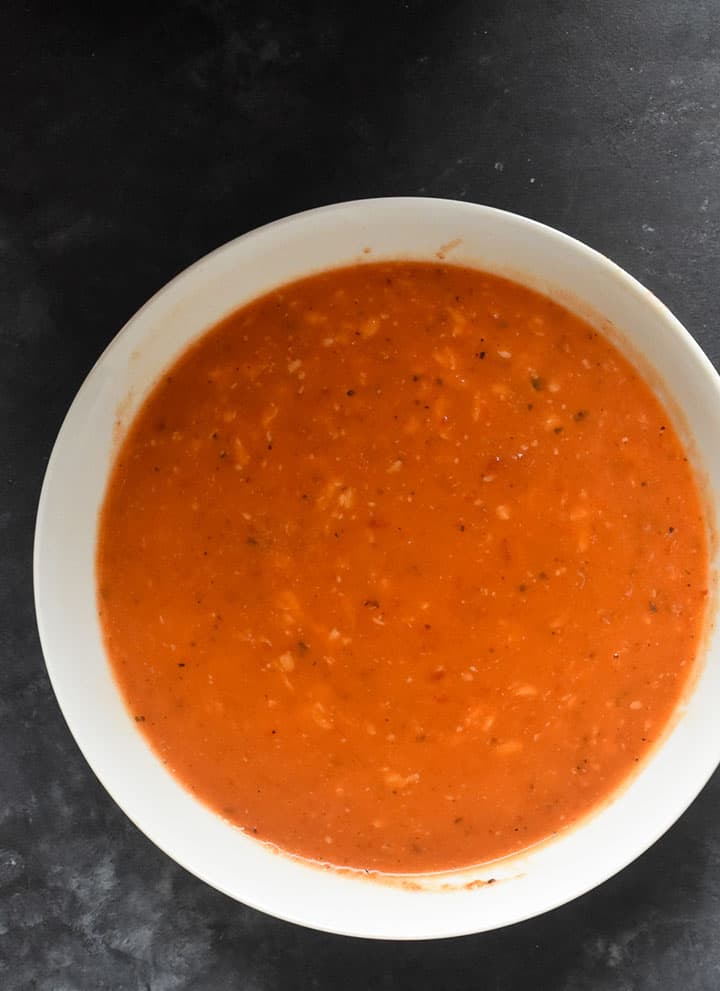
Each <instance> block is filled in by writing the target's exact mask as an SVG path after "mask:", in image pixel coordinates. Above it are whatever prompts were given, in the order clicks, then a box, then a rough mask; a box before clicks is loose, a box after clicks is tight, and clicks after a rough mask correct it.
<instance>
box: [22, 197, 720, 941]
mask: <svg viewBox="0 0 720 991" xmlns="http://www.w3.org/2000/svg"><path fill="white" fill-rule="evenodd" d="M428 204H432V205H433V206H434V207H438V206H439V207H440V208H447V209H449V210H459V211H461V212H462V213H463V214H465V213H467V214H468V215H469V214H470V212H472V211H476V212H477V215H478V217H480V216H483V215H484V216H486V217H487V216H490V215H492V216H495V217H496V219H497V218H500V219H503V218H504V219H505V220H507V219H509V218H512V219H513V220H515V221H517V222H519V223H521V224H522V225H523V227H524V228H525V229H526V230H527V231H528V232H531V233H534V234H540V235H541V236H542V237H544V238H549V239H554V240H555V241H556V242H557V243H559V244H561V245H562V246H564V247H565V248H568V249H571V250H573V251H574V252H576V254H577V255H578V257H581V258H583V259H584V260H585V261H587V262H588V263H590V264H593V265H599V266H601V267H603V268H605V269H606V270H607V271H608V272H610V273H612V275H613V276H614V277H615V278H617V279H619V280H621V281H622V283H623V284H624V285H625V287H626V288H628V289H629V290H630V291H631V292H632V293H633V294H634V295H635V296H637V297H638V298H639V299H641V300H642V301H643V303H644V304H645V305H646V306H649V307H650V308H652V310H653V311H654V312H655V314H656V315H657V316H658V318H660V319H661V321H662V322H663V324H664V325H665V327H666V328H667V329H668V330H669V331H671V332H672V333H673V334H674V335H675V337H676V338H678V339H680V340H681V341H682V345H683V347H684V348H685V349H686V350H687V351H689V352H690V353H691V354H692V356H693V358H694V360H695V362H696V364H697V367H698V369H700V370H702V369H704V373H705V375H706V378H707V380H708V383H710V382H712V387H713V389H714V392H715V398H716V401H717V404H718V408H719V409H720V377H718V374H717V372H716V370H715V368H714V366H713V365H712V363H711V362H710V360H709V358H708V357H707V356H706V355H705V353H704V352H703V350H702V349H701V347H700V346H699V344H698V343H697V342H696V341H695V340H694V338H693V337H692V335H691V334H690V333H689V332H688V331H687V330H686V329H685V327H684V326H683V325H682V324H681V323H680V321H679V320H678V319H677V318H676V317H675V316H674V314H673V313H672V312H671V311H670V310H669V309H668V308H667V307H666V306H665V305H664V304H663V303H662V302H660V300H659V299H658V298H657V297H656V296H655V295H654V294H653V293H652V292H651V291H650V290H648V289H647V288H646V287H645V286H643V285H642V284H641V283H640V282H639V281H638V280H637V279H635V278H634V277H633V276H631V275H630V274H629V273H627V272H626V271H625V270H624V269H622V268H621V267H620V266H618V265H617V264H616V263H615V262H613V261H612V260H611V259H609V258H607V257H606V256H605V255H603V254H602V253H601V252H598V251H596V250H595V249H593V248H591V247H589V246H588V245H586V244H584V243H583V242H582V241H579V240H577V239H576V238H573V237H571V236H570V235H568V234H565V233H563V232H561V231H559V230H556V229H555V228H553V227H550V226H548V225H546V224H543V223H540V222H538V221H535V220H532V219H530V218H527V217H523V216H522V215H520V214H517V213H513V212H511V211H506V210H500V209H498V208H495V207H489V206H484V205H481V204H476V203H469V202H466V201H462V200H452V199H444V198H435V197H415V196H400V197H368V198H364V199H356V200H348V201H344V202H340V203H333V204H328V205H326V206H321V207H316V208H314V209H311V210H306V211H301V212H299V213H295V214H292V215H289V216H287V217H282V218H280V219H277V220H274V221H271V222H269V223H267V224H264V225H262V226H260V227H257V228H255V229H253V230H250V231H248V232H246V233H244V234H242V235H240V236H239V237H236V238H233V239H232V240H230V241H228V242H226V243H225V244H223V245H220V246H219V247H217V248H215V249H214V250H213V251H211V252H209V253H208V254H206V255H204V256H202V257H201V258H200V259H198V260H197V261H195V262H194V263H192V264H191V265H189V266H187V267H186V268H184V269H183V270H182V271H180V272H179V273H178V274H177V275H175V276H174V277H173V278H172V279H171V280H170V281H168V282H167V283H166V284H165V285H163V286H162V287H161V288H160V289H158V290H157V291H156V292H155V293H154V294H153V295H152V296H151V297H150V298H149V299H148V300H147V302H146V303H144V304H143V305H142V306H141V307H140V308H139V309H138V310H137V311H136V312H135V313H134V314H133V315H132V316H131V317H130V318H129V319H128V320H127V321H126V322H125V324H124V325H123V327H122V328H121V329H120V330H119V331H118V333H117V334H116V335H115V336H114V337H113V338H112V340H111V341H110V342H109V343H108V345H107V346H106V347H105V349H104V350H103V351H102V353H101V354H100V356H99V357H98V359H97V360H96V362H95V363H94V364H93V366H92V368H91V369H90V371H89V372H88V373H87V375H86V377H85V379H84V381H83V383H82V385H81V386H80V388H79V389H78V391H77V393H76V395H75V397H74V399H73V402H72V403H71V405H70V407H69V409H68V411H67V413H66V415H65V417H64V418H63V422H62V425H61V427H60V429H59V431H58V434H57V437H56V440H55V442H54V445H53V450H52V453H51V456H50V458H49V460H48V464H47V467H46V471H45V475H44V478H43V484H42V489H41V493H40V498H39V502H38V508H37V515H36V524H35V533H34V543H33V586H34V603H35V613H36V621H37V626H38V631H39V635H40V642H41V646H42V651H43V656H44V658H45V664H46V668H47V671H48V676H49V679H50V682H51V685H52V687H53V691H54V693H55V696H56V698H57V701H58V705H59V707H60V710H61V712H62V714H63V717H64V719H65V721H66V723H67V726H68V729H69V730H70V733H71V735H72V736H73V738H74V739H75V741H76V743H77V745H78V747H79V749H80V751H81V753H82V754H83V756H84V758H85V760H86V761H87V763H88V764H89V766H90V768H91V769H92V771H93V773H94V774H95V776H96V777H97V778H98V780H99V781H100V783H101V784H102V785H103V787H104V788H105V790H106V791H107V792H108V794H109V795H110V797H111V798H112V799H113V800H114V801H115V802H116V804H117V805H119V806H120V808H121V809H122V810H123V812H124V813H125V814H126V815H127V816H128V818H130V819H131V821H132V822H133V823H134V824H135V825H136V826H137V827H138V829H139V830H140V831H141V832H142V833H144V834H145V835H146V836H147V837H148V838H149V839H150V840H151V841H152V842H153V843H154V844H155V845H156V846H158V847H159V848H160V849H161V850H163V852H164V853H166V854H167V855H168V856H169V857H170V858H171V859H173V860H175V862H176V863H178V864H180V865H181V866H182V867H184V868H185V869H186V870H188V871H189V872H190V873H192V874H194V875H195V876H197V877H199V878H200V879H201V880H203V881H205V882H206V883H208V884H210V885H211V886H212V887H214V888H216V889H218V890H220V891H222V892H224V893H225V894H227V895H229V896H230V897H232V898H234V899H237V900H241V901H242V902H243V903H244V904H247V905H250V906H251V907H253V908H256V909H258V910H260V911H263V912H266V913H270V914H272V915H273V916H275V917H277V918H280V919H284V920H286V921H289V922H294V923H297V924H300V925H309V926H312V928H315V929H318V930H321V931H326V932H330V933H338V934H344V935H353V936H359V937H369V938H379V939H430V938H446V937H453V936H459V935H466V934H471V933H476V932H480V931H485V930H488V929H492V928H495V927H496V926H495V925H492V924H491V925H482V926H478V925H477V922H476V921H473V919H472V917H470V918H468V921H467V923H466V924H465V925H458V924H457V923H456V924H454V925H452V926H449V927H447V926H443V925H441V924H439V921H440V920H438V924H436V925H434V926H433V925H430V926H428V927H427V930H426V931H423V932H420V933H419V934H417V935H415V934H413V933H410V932H404V931H388V930H387V927H386V926H380V927H379V928H378V929H377V930H376V931H373V926H372V925H368V926H367V927H365V928H362V929H358V928H357V927H356V928H355V929H353V928H352V927H351V928H348V926H347V924H343V923H342V922H341V923H339V924H338V925H337V926H334V925H333V924H331V923H327V924H318V922H317V921H316V920H315V921H308V920H307V918H303V917H301V916H299V915H298V914H297V913H296V912H295V913H293V912H290V913H287V914H284V913H283V911H282V909H281V908H278V905H277V902H276V901H275V900H273V899H272V898H271V899H269V900H268V901H263V900H262V899H257V898H255V899H250V898H246V897H245V896H244V895H241V894H239V893H238V891H237V889H236V888H234V887H233V886H232V885H230V884H227V885H223V884H221V883H218V880H217V878H214V879H210V878H209V877H207V876H205V874H204V873H203V872H202V871H201V870H199V869H198V868H197V866H195V865H194V864H193V863H192V862H190V861H188V859H187V858H186V857H181V856H179V855H178V853H177V851H173V850H172V846H171V845H170V844H168V843H167V842H165V841H163V840H162V839H160V838H159V837H158V836H157V835H156V830H155V829H152V828H149V827H148V825H147V824H146V823H142V824H141V821H139V820H140V818H141V817H139V816H137V815H133V814H131V813H130V812H129V811H128V810H127V808H126V803H125V802H123V801H121V800H120V799H119V798H118V797H117V794H116V789H115V786H114V784H113V782H112V780H108V778H107V775H106V774H104V773H102V772H101V770H100V769H99V768H98V767H97V761H96V760H95V756H94V754H92V753H90V752H88V747H87V746H86V745H84V742H85V741H83V740H82V739H81V737H82V734H81V733H80V732H79V729H78V727H77V726H74V725H73V720H72V719H71V717H70V716H69V715H68V705H67V701H68V699H67V697H66V695H65V686H64V682H63V679H62V677H61V673H60V669H59V668H58V667H57V666H56V662H55V658H54V652H53V643H52V632H51V630H50V629H49V628H48V625H47V623H46V615H45V608H44V597H45V594H46V592H47V590H46V589H45V588H44V586H43V578H42V574H43V560H44V556H45V555H46V554H47V553H48V550H47V537H46V534H47V532H48V525H49V519H50V512H51V501H52V495H53V486H54V484H55V481H54V480H55V476H56V474H57V471H58V468H59V460H60V458H61V449H62V445H63V444H65V443H66V442H67V440H68V437H67V434H68V431H69V429H70V428H69V422H70V420H71V417H72V414H73V411H74V410H76V409H77V408H79V406H80V405H81V403H82V400H83V396H84V394H85V391H86V390H87V387H88V383H89V382H90V380H91V379H92V378H93V377H94V376H95V375H96V373H97V371H98V369H99V368H100V367H102V366H103V365H104V364H105V363H106V362H107V360H108V358H109V357H110V356H111V355H112V353H113V351H114V350H115V349H116V348H118V347H119V345H120V342H121V340H123V339H124V338H125V337H126V336H127V335H128V334H129V333H130V332H131V331H132V328H133V327H134V326H136V325H137V323H138V321H139V320H140V318H141V317H143V316H145V315H147V314H148V312H151V311H152V310H153V308H155V307H156V306H157V305H158V303H159V302H161V301H162V300H164V299H165V298H167V297H168V296H170V295H172V293H173V292H174V291H175V289H176V288H177V287H178V285H180V284H182V283H185V282H186V281H188V280H190V279H192V278H194V277H195V276H197V275H198V274H200V273H202V272H203V271H207V270H210V269H212V268H213V266H214V265H215V264H216V263H217V262H218V261H219V260H220V259H222V258H224V257H225V256H228V255H230V254H232V253H233V251H235V250H236V249H237V247H238V245H240V244H243V243H246V242H248V241H252V240H253V239H255V238H258V237H259V236H261V235H265V234H267V232H269V231H275V232H280V231H281V230H282V229H283V228H285V227H287V226H288V225H297V224H299V223H307V222H308V221H310V220H312V219H313V218H317V217H320V216H323V215H328V214H332V213H339V212H342V211H347V210H350V211H363V210H368V209H372V208H378V207H379V208H380V209H385V208H389V207H395V206H400V207H404V208H410V209H423V208H427V207H428ZM369 260H370V261H373V260H382V256H378V259H373V258H370V259H369ZM447 263H448V264H452V263H453V261H452V259H448V260H447ZM298 277H300V276H298ZM277 284H282V283H281V282H280V283H277ZM250 298H252V297H248V298H247V300H246V302H247V301H249V299H250ZM240 305H245V303H241V304H240ZM209 326H211V325H210V324H208V328H209ZM206 329H207V328H206ZM172 360H174V359H169V361H168V363H170V361H172ZM146 394H147V393H146ZM694 690H695V689H692V690H691V693H692V692H694ZM118 691H119V690H118ZM719 739H720V737H719ZM664 746H665V743H664V742H663V743H662V744H660V747H664ZM718 760H720V748H719V749H718V751H717V753H715V755H714V756H713V757H712V759H705V760H704V761H702V762H701V763H699V764H698V766H697V767H696V768H695V769H694V773H693V774H689V775H688V777H687V778H686V779H685V781H684V787H683V789H682V792H681V793H678V792H677V791H675V792H674V793H673V801H672V802H670V801H669V802H668V809H669V811H667V814H666V815H665V816H664V817H662V818H660V819H658V820H656V821H655V825H654V828H653V829H650V830H648V831H647V832H646V834H645V835H644V837H643V839H642V841H641V842H638V843H636V844H635V845H633V846H630V847H628V848H627V849H625V850H624V851H623V852H622V854H621V855H620V856H617V855H616V856H615V858H614V860H613V863H612V865H611V868H610V869H609V870H606V869H604V868H603V869H602V870H600V871H599V872H598V876H597V877H596V878H595V879H594V880H590V881H589V882H588V881H586V880H584V881H583V882H581V883H580V884H577V885H575V886H573V884H572V883H571V882H569V881H567V883H565V885H564V886H561V889H562V890H560V891H559V892H558V893H557V895H556V896H555V897H549V898H548V899H547V902H546V904H545V905H544V906H543V907H542V908H541V909H539V910H535V909H533V910H531V911H529V912H527V911H525V910H523V908H522V907H521V906H520V907H519V908H518V910H517V911H516V913H515V914H514V915H513V916H512V917H507V918H503V919H502V920H501V921H500V922H498V923H497V926H498V927H500V926H506V925H511V924H514V923H516V922H520V921H523V920H525V919H528V918H532V917H534V916H535V915H537V914H540V913H541V912H546V911H550V910H552V909H554V908H557V907H558V906H560V905H563V904H567V903H568V902H570V901H572V900H574V899H575V898H577V897H579V896H580V895H582V894H584V893H586V892H587V891H589V890H591V889H592V888H594V887H595V886H597V885H598V884H601V883H603V882H604V881H606V880H608V879H609V878H611V877H612V876H614V875H615V874H616V873H618V872H619V871H620V870H622V869H624V868H625V867H626V866H627V865H628V864H629V863H631V862H632V861H633V860H635V859H636V858H637V857H638V856H640V855H641V854H642V853H643V852H644V851H645V850H647V849H649V848H650V847H651V846H652V845H653V844H654V843H655V842H656V841H657V840H658V839H659V838H660V837H661V836H662V835H663V834H664V833H665V832H666V831H667V830H668V829H669V828H670V827H671V826H672V825H673V823H674V822H675V821H676V820H677V819H678V818H679V817H680V816H681V815H682V814H683V812H684V811H685V810H686V809H687V808H688V807H689V805H690V804H691V803H692V802H693V801H694V799H695V798H696V797H697V795H698V794H699V793H700V791H701V790H702V789H703V787H704V786H705V784H706V783H707V781H708V780H709V778H710V776H711V775H712V773H713V771H714V769H715V767H716V765H717V763H718ZM576 828H577V829H582V828H583V824H581V825H580V826H578V827H576ZM281 856H282V857H283V859H285V860H288V859H292V858H287V857H286V856H285V855H283V854H281ZM307 869H310V870H313V871H318V867H317V866H315V865H303V870H307ZM363 883H366V882H363Z"/></svg>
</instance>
